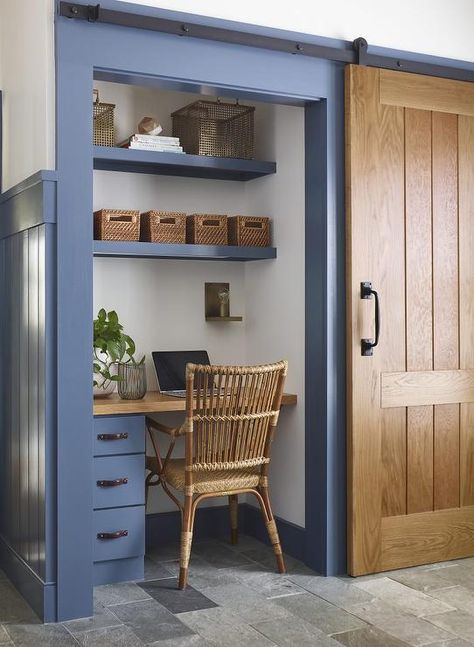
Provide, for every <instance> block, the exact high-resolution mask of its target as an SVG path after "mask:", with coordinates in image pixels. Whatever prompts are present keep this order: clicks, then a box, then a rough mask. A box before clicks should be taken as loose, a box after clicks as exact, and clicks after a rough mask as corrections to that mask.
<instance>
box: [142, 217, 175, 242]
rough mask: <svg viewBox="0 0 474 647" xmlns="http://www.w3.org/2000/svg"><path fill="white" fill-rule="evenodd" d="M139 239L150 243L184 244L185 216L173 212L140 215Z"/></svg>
mask: <svg viewBox="0 0 474 647" xmlns="http://www.w3.org/2000/svg"><path fill="white" fill-rule="evenodd" d="M140 239H141V240H144V241H147V242H152V243H176V244H178V243H185V242H186V214H185V213H179V212H174V211H147V212H146V213H142V214H141V216H140Z"/></svg>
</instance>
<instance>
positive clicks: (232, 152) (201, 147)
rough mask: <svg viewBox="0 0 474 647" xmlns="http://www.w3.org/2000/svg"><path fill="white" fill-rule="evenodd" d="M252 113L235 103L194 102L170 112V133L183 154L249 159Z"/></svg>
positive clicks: (252, 122) (252, 124) (252, 149)
mask: <svg viewBox="0 0 474 647" xmlns="http://www.w3.org/2000/svg"><path fill="white" fill-rule="evenodd" d="M254 112H255V108H254V107H252V106H241V105H239V104H238V103H222V102H220V101H195V102H194V103H191V104H190V105H188V106H185V107H184V108H180V109H179V110H176V112H173V113H172V115H171V116H172V118H173V136H174V137H179V138H180V141H181V145H182V146H183V149H184V150H185V151H186V153H191V154H193V155H212V156H214V157H235V158H239V159H252V158H253V153H254Z"/></svg>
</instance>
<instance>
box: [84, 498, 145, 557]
mask: <svg viewBox="0 0 474 647" xmlns="http://www.w3.org/2000/svg"><path fill="white" fill-rule="evenodd" d="M100 533H109V534H110V538H107V535H106V536H105V537H104V538H99V537H98V535H99V534H100ZM144 554H145V506H143V505H139V506H133V507H130V508H115V509H112V510H95V511H94V562H104V561H109V560H113V559H123V558H125V557H136V556H139V555H144Z"/></svg>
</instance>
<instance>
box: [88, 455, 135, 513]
mask: <svg viewBox="0 0 474 647" xmlns="http://www.w3.org/2000/svg"><path fill="white" fill-rule="evenodd" d="M144 503H145V455H144V454H130V455H129V456H100V457H97V456H96V457H95V458H94V508H116V507H118V506H125V505H143V504H144Z"/></svg>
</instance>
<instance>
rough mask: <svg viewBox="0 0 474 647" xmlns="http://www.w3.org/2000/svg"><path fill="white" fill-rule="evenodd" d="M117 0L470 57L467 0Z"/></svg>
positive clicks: (471, 5) (471, 13)
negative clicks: (328, 0)
mask: <svg viewBox="0 0 474 647" xmlns="http://www.w3.org/2000/svg"><path fill="white" fill-rule="evenodd" d="M122 1H127V2H130V3H133V4H145V5H149V6H152V7H160V8H161V9H170V10H174V11H184V12H188V13H194V14H200V15H203V16H212V17H214V18H223V19H226V20H235V21H238V22H245V23H250V24H254V25H264V26H268V27H275V28H278V29H289V30H292V31H299V32H302V33H306V34H314V35H317V36H328V37H331V38H342V39H344V40H349V41H352V40H354V39H355V38H357V37H358V36H364V37H365V38H366V39H367V40H368V41H369V43H372V44H373V45H380V46H382V47H392V48H394V49H402V50H406V51H412V52H422V53H424V54H433V55H436V56H446V57H448V58H457V59H463V60H466V61H474V39H473V37H472V26H473V25H474V2H473V1H472V0H398V1H397V2H395V3H394V2H389V1H388V0H358V2H354V0H333V1H332V2H327V1H326V0H316V1H314V0H313V1H310V0H293V2H291V5H290V4H289V3H287V2H274V1H273V0H259V1H257V2H255V0H240V2H238V3H237V2H222V0H122Z"/></svg>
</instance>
